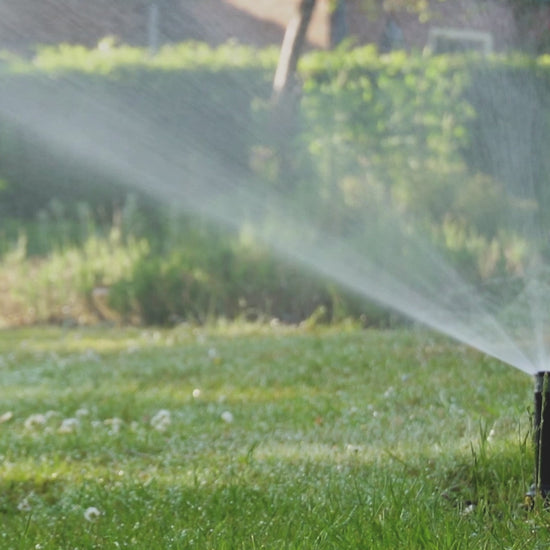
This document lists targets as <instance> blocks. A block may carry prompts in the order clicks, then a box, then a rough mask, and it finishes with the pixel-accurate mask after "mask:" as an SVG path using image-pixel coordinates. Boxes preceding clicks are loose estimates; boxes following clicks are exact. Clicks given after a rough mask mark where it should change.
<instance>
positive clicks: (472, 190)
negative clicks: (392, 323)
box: [0, 43, 550, 323]
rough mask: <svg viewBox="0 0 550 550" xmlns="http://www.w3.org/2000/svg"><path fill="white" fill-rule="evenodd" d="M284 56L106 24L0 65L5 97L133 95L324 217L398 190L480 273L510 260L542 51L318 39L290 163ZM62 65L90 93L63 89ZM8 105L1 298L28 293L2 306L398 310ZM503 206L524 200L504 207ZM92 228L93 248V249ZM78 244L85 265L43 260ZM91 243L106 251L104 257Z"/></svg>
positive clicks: (522, 241)
mask: <svg viewBox="0 0 550 550" xmlns="http://www.w3.org/2000/svg"><path fill="white" fill-rule="evenodd" d="M275 62H276V52H275V51H265V52H257V51H253V50H251V49H247V48H243V47H239V46H224V47H221V48H219V49H216V50H212V49H210V48H208V47H207V46H205V45H201V44H187V45H181V46H177V47H171V48H166V49H165V50H163V51H162V52H161V53H160V54H159V55H158V56H156V57H150V56H148V55H147V53H146V52H144V51H142V50H139V49H136V48H128V47H115V46H114V45H113V44H110V43H104V44H103V45H102V47H101V48H98V49H96V50H86V49H84V48H82V47H69V46H61V47H59V48H50V49H45V50H43V51H41V52H39V53H38V54H37V56H36V58H35V59H34V60H33V63H32V64H31V63H24V62H22V61H20V60H13V59H8V60H7V61H6V62H5V64H4V66H3V67H2V70H1V72H0V80H1V85H2V88H3V90H4V92H3V93H5V94H6V97H16V96H17V95H21V94H27V95H29V94H35V95H34V96H33V97H36V98H40V100H41V101H42V104H43V105H42V108H43V109H45V110H48V109H57V110H59V109H62V110H63V109H64V110H65V111H66V115H67V116H74V113H78V112H79V107H82V110H83V109H84V107H85V103H86V102H88V101H95V102H97V104H99V105H103V104H104V103H105V102H108V103H109V105H110V106H111V107H113V108H114V109H115V110H116V109H120V110H121V112H122V111H124V110H126V111H128V110H129V111H128V112H133V113H136V112H138V113H140V116H142V117H143V119H144V120H145V121H146V123H147V125H149V127H150V128H151V134H152V135H157V134H158V135H162V136H163V137H164V138H165V139H167V140H177V143H178V146H179V147H180V148H181V154H182V158H186V155H188V156H190V157H192V156H193V154H194V153H195V152H196V151H201V152H206V154H207V156H208V155H210V156H211V158H212V161H213V163H215V164H217V165H220V166H227V167H228V169H231V170H234V171H239V173H241V174H244V175H245V176H246V177H250V176H252V175H253V177H254V178H255V181H256V185H258V186H260V187H261V186H263V188H265V189H266V190H269V192H272V193H274V196H280V195H284V194H285V193H289V192H291V193H292V197H293V200H294V201H296V202H297V203H303V204H298V206H297V208H300V207H307V211H308V215H309V216H310V219H309V220H308V221H309V222H311V223H313V224H315V226H316V227H318V228H320V229H321V230H322V231H324V232H326V233H328V234H330V235H335V236H338V237H340V238H343V239H346V238H352V236H357V235H360V231H358V230H357V228H358V227H359V226H360V224H361V223H362V219H364V217H365V216H366V215H367V216H368V215H370V214H372V216H379V215H380V212H381V211H383V209H384V207H385V206H387V205H391V208H395V209H397V210H399V211H401V212H403V213H405V214H406V217H408V218H409V219H411V220H414V223H415V224H416V225H417V226H419V227H421V228H422V230H423V231H424V232H425V234H427V235H429V236H430V238H431V239H432V241H433V243H434V244H435V245H436V246H437V247H438V248H439V249H440V250H441V252H442V254H444V255H445V256H446V257H447V259H448V260H449V261H450V262H451V263H452V264H453V265H455V266H457V267H458V268H459V269H460V271H461V272H462V273H467V274H469V275H468V276H469V277H470V279H471V280H472V281H473V282H474V283H476V284H480V285H481V284H486V283H487V281H489V280H490V279H491V278H494V277H496V276H498V275H499V273H506V272H508V273H510V272H514V270H516V271H518V272H519V271H520V270H521V267H522V262H523V261H524V257H525V254H526V252H525V250H526V249H527V248H528V247H529V246H530V245H531V244H532V243H527V242H526V239H527V237H528V236H526V235H525V234H523V233H522V232H521V230H520V228H521V227H522V225H524V224H525V220H526V219H527V218H530V217H532V215H533V213H535V214H536V215H539V217H540V220H541V221H543V218H544V216H543V215H542V213H543V212H544V211H545V209H546V208H547V207H548V200H549V198H550V197H549V192H548V189H549V187H548V185H547V179H548V173H549V168H550V166H549V164H548V163H549V161H548V156H547V155H546V154H545V148H544V144H545V143H546V141H547V138H548V105H547V100H546V97H545V94H544V93H543V91H544V90H545V89H547V86H548V84H549V79H550V70H549V61H548V59H547V58H545V57H542V58H539V59H537V60H530V59H528V58H524V57H510V58H495V59H491V60H482V59H479V58H476V57H467V56H466V57H463V56H439V57H421V56H417V55H414V54H410V55H409V54H405V53H402V52H396V53H393V54H391V55H385V56H380V55H379V54H378V53H377V52H376V50H375V49H374V48H372V47H365V48H359V49H356V50H351V51H345V50H337V51H334V52H317V53H313V54H309V55H308V56H306V57H305V58H304V59H303V60H302V62H301V65H300V76H301V79H302V84H303V88H302V95H301V100H300V108H299V111H297V118H296V120H295V124H293V125H292V128H287V129H286V133H285V134H284V136H283V137H284V139H285V140H288V142H289V143H290V144H291V149H292V152H293V154H292V157H291V158H290V159H288V158H286V159H285V162H286V163H290V166H285V167H283V166H281V163H282V160H281V157H280V156H279V154H278V147H279V142H278V137H279V136H277V135H276V131H274V125H273V120H272V117H271V115H270V107H269V95H270V83H271V77H272V74H273V71H274V68H275ZM59 79H68V81H69V82H71V83H72V85H73V86H75V88H76V89H77V90H78V89H81V90H82V93H81V94H78V93H75V90H67V92H66V93H67V95H66V97H59V96H54V95H53V94H52V90H58V87H57V83H58V81H59ZM503 90H504V91H503ZM79 102H82V105H80V103H79ZM60 114H63V113H60ZM8 115H9V111H8V110H6V109H0V236H1V237H2V238H1V239H0V253H1V254H3V258H4V260H3V271H4V276H3V277H4V284H5V285H6V288H8V289H9V292H8V293H7V294H10V295H11V296H12V298H13V297H14V296H15V295H17V299H15V298H14V299H12V300H11V306H10V308H7V306H6V311H7V310H8V309H10V310H12V309H13V308H15V309H17V307H23V306H22V305H21V304H26V306H24V308H23V309H25V308H26V309H25V311H27V314H25V315H19V316H17V315H15V316H12V319H11V322H14V321H15V320H16V319H17V318H18V319H20V320H21V321H24V320H27V321H37V320H52V319H63V318H68V317H72V316H74V317H75V318H77V319H80V318H81V317H82V315H81V314H76V313H75V312H76V311H77V310H78V311H81V310H82V311H84V310H86V309H87V311H88V313H89V314H90V315H89V317H94V316H95V317H96V318H97V317H100V318H101V317H104V316H105V315H106V316H107V317H110V318H111V319H113V320H118V321H143V322H147V323H168V322H178V321H181V320H188V321H196V322H204V321H206V320H208V319H211V318H214V317H218V316H225V317H228V318H235V317H240V316H241V317H242V316H244V317H246V318H264V317H271V316H273V317H277V318H280V319H282V320H285V321H293V322H296V321H300V320H303V319H305V318H308V317H310V316H311V315H312V314H313V313H314V312H317V313H316V316H317V317H319V318H321V319H324V320H330V319H332V318H334V317H337V318H341V317H345V316H348V315H352V316H360V315H361V314H362V313H363V314H364V313H365V312H366V313H367V321H366V322H375V323H387V322H389V319H390V316H389V314H387V313H381V311H380V310H379V309H378V308H376V307H373V306H367V305H366V304H357V300H356V299H354V298H353V297H350V296H349V295H348V294H347V293H346V292H345V291H344V290H342V289H340V288H338V287H335V286H334V285H333V284H331V283H327V282H326V281H323V280H320V279H319V278H317V277H316V276H314V275H313V274H311V273H309V272H304V271H303V270H301V269H299V268H296V267H294V266H292V265H290V264H288V263H285V262H283V261H281V260H280V259H276V258H275V257H274V256H273V255H272V254H271V253H270V252H269V250H268V249H267V248H266V247H265V246H263V245H261V244H260V242H259V240H257V239H256V238H255V237H254V236H252V237H251V238H250V236H249V237H246V235H245V234H244V233H245V232H244V233H239V231H236V232H235V233H231V234H228V233H227V232H226V231H222V230H220V229H218V228H213V227H211V226H209V224H208V223H207V222H205V221H204V220H199V219H198V218H197V217H196V216H193V215H191V214H185V215H184V214H182V213H174V212H172V211H171V210H170V209H169V208H168V207H166V205H165V204H162V203H160V202H155V201H151V200H150V197H145V196H144V195H142V194H140V193H139V192H136V190H135V189H130V188H129V187H128V186H127V185H125V182H124V181H121V180H117V178H116V176H113V174H112V173H109V171H104V170H102V168H101V166H94V165H93V163H86V162H83V161H82V159H81V158H71V157H70V156H67V155H66V154H64V153H65V152H64V151H63V150H60V149H59V148H57V147H56V146H55V140H54V139H52V140H51V141H52V142H51V143H45V142H44V140H43V139H39V137H38V136H36V135H34V134H33V132H31V131H29V129H28V128H25V127H24V126H22V125H21V124H18V122H17V121H16V120H13V119H12V118H10V117H9V116H8ZM495 121H497V122H496V123H495ZM83 124H84V123H83ZM289 131H290V133H288V132H289ZM156 146H158V144H156ZM128 161H129V162H131V158H129V159H128ZM193 177H197V175H196V174H195V175H194V176H193V175H190V180H189V182H188V183H186V182H182V185H187V184H189V185H191V184H193V183H194V182H193V181H192V180H191V178H193ZM284 178H290V179H289V180H288V181H284ZM518 182H520V183H521V184H518ZM195 183H196V182H195ZM526 190H528V191H529V192H527V191H526ZM532 190H534V193H531V191H532ZM524 191H525V192H524ZM533 196H534V197H536V201H535V202H533V201H532V197H533ZM527 198H529V200H527ZM495 205H497V206H498V205H500V206H501V207H500V208H495ZM499 212H514V217H515V218H516V219H514V220H513V223H511V224H506V225H505V226H503V224H502V219H500V218H499V215H500V214H499ZM503 227H506V228H507V230H506V231H503ZM516 229H517V230H516ZM94 243H95V244H94ZM100 243H101V244H100ZM535 244H536V246H542V243H535ZM94 246H96V247H99V248H101V247H102V250H103V252H102V253H90V250H91V249H92V248H93V247H94ZM69 257H72V258H73V260H72V261H73V264H72V265H73V267H74V264H75V262H76V263H78V264H79V266H78V268H74V269H73V268H71V269H69V268H68V267H63V268H61V267H52V266H55V265H56V262H57V265H58V266H59V265H61V264H59V262H61V260H60V258H64V260H63V261H68V258H69ZM101 257H103V258H109V259H105V260H104V261H103V263H101V261H95V260H98V258H101ZM75 258H77V259H75ZM61 263H63V262H61ZM16 265H18V266H19V267H18V269H19V270H20V271H19V275H18V278H19V280H24V278H25V276H26V275H25V274H24V273H23V271H25V270H27V272H28V273H30V271H29V270H31V267H30V266H32V272H33V274H34V275H33V276H34V277H36V276H37V275H36V274H37V273H38V272H41V270H42V271H44V274H43V275H41V277H42V278H43V279H44V280H45V281H47V283H44V284H43V285H40V284H39V285H34V287H33V288H35V292H30V291H28V290H27V291H24V290H23V287H24V286H25V285H19V286H17V285H15V286H14V284H13V281H12V279H13V277H11V276H9V272H10V270H11V273H13V270H14V269H15V266H16ZM116 265H118V266H119V268H117V269H114V267H113V266H116ZM46 266H50V267H46ZM122 266H123V267H122ZM48 269H53V270H54V271H55V270H59V271H62V272H63V277H58V276H55V275H46V274H45V273H46V272H47V271H48ZM69 274H72V275H69ZM10 277H11V278H10ZM10 281H11V282H10ZM56 285H58V286H59V285H62V286H63V288H64V289H65V290H67V289H72V291H71V293H70V294H71V297H70V298H69V297H67V296H65V295H64V293H63V292H61V293H59V292H56V291H54V290H53V289H54V288H56ZM16 288H17V289H16ZM29 288H30V287H29ZM98 288H105V289H108V295H109V303H108V307H107V309H104V311H103V313H98V311H96V310H97V304H95V305H94V296H96V297H97V289H98ZM94 292H95V294H94ZM41 293H43V295H44V296H49V297H50V298H49V299H48V300H46V301H44V300H43V299H41V297H40V296H39V295H42V294H41ZM34 302H36V303H42V305H41V306H40V307H39V308H38V307H34V306H33V305H32V304H33V303H34ZM77 302H78V303H79V304H80V305H79V306H78V307H76V306H75V307H72V306H70V304H73V305H74V304H76V303H77ZM14 304H19V306H17V307H16V306H15V305H14ZM29 304H30V305H29ZM105 305H106V304H105ZM106 306H107V305H106ZM31 311H34V314H31V313H29V312H31ZM52 311H56V312H57V313H55V314H53V313H52ZM63 312H65V313H63ZM317 317H316V318H317Z"/></svg>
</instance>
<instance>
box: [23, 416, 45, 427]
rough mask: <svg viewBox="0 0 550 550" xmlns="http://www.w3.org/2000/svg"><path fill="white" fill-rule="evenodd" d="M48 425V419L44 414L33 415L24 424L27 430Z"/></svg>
mask: <svg viewBox="0 0 550 550" xmlns="http://www.w3.org/2000/svg"><path fill="white" fill-rule="evenodd" d="M44 424H46V417H45V416H44V415H43V414H39V413H38V414H31V415H30V416H29V417H28V418H27V419H26V420H25V423H24V426H25V429H27V430H34V429H36V428H40V427H42V426H44Z"/></svg>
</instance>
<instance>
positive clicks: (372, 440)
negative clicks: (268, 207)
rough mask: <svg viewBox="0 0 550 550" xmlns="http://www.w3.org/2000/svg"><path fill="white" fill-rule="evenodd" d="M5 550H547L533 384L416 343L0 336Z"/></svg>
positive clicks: (199, 332)
mask: <svg viewBox="0 0 550 550" xmlns="http://www.w3.org/2000/svg"><path fill="white" fill-rule="evenodd" d="M0 369H1V370H0V372H1V374H2V384H1V390H0V391H1V401H0V403H1V405H0V414H1V415H3V416H1V417H0V421H1V424H0V437H1V443H0V454H1V459H2V460H1V462H0V468H1V481H0V482H1V484H2V487H1V491H0V513H1V521H2V527H1V530H0V538H1V540H0V548H2V549H10V548H14V549H15V548H22V549H34V548H37V549H38V548H42V549H46V548H51V549H73V548H80V549H88V548H101V549H110V548H113V549H114V548H143V549H153V548H160V549H165V548H166V549H167V548H213V549H240V548H247V549H255V548H273V549H285V548H288V549H290V548H293V549H294V548H314V549H324V548H334V549H351V548H365V549H371V548H383V549H393V548H473V549H479V548H495V549H499V550H500V549H503V548H518V549H519V548H521V549H524V548H546V547H548V545H549V544H550V531H549V528H550V512H547V511H545V510H544V509H541V508H542V507H541V506H540V503H539V505H537V507H536V508H535V510H534V511H531V512H527V511H525V510H524V509H523V508H522V506H521V505H522V502H523V495H524V493H525V490H526V489H527V488H528V486H529V484H530V482H531V474H532V462H533V461H532V449H531V446H530V441H529V437H530V434H529V422H530V420H529V409H530V408H531V400H532V380H531V379H530V377H529V376H526V375H525V374H522V373H521V372H519V371H516V370H514V369H512V368H510V367H506V366H503V365H501V364H499V363H498V362H496V361H493V360H491V359H488V358H486V357H484V356H481V355H480V354H478V353H476V352H474V351H472V350H470V349H467V348H464V347H463V346H460V345H457V344H454V343H449V342H448V341H447V340H445V339H444V338H441V337H438V336H434V335H433V334H429V333H424V332H418V331H412V330H409V331H387V332H379V331H361V330H357V329H353V328H346V327H340V328H333V329H315V330H305V329H289V328H282V327H250V326H248V327H247V326H238V325H235V326H227V327H222V328H216V329H193V328H188V327H187V328H185V327H179V328H177V329H173V330H166V331H165V330H159V331H157V330H138V329H125V330H119V329H111V330H107V329H86V330H84V329H75V330H62V329H53V328H36V329H26V330H18V331H11V330H9V331H4V332H0Z"/></svg>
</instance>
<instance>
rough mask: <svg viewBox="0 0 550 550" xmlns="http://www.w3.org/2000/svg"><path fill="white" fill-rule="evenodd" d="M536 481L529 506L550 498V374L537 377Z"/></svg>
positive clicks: (535, 415)
mask: <svg viewBox="0 0 550 550" xmlns="http://www.w3.org/2000/svg"><path fill="white" fill-rule="evenodd" d="M533 440H534V446H535V481H534V483H533V485H532V486H531V488H530V490H529V492H528V493H527V495H526V502H527V504H528V505H531V506H532V505H533V504H534V501H535V498H536V497H537V496H540V497H541V498H542V499H543V500H546V499H547V498H548V497H550V372H538V373H537V374H536V375H535V411H534V418H533Z"/></svg>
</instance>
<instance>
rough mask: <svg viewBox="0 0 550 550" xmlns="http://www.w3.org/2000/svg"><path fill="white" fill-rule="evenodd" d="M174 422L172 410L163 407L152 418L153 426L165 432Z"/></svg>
mask: <svg viewBox="0 0 550 550" xmlns="http://www.w3.org/2000/svg"><path fill="white" fill-rule="evenodd" d="M171 423H172V417H171V414H170V411H168V410H166V409H161V410H160V411H158V412H157V414H155V416H153V418H151V426H152V427H153V428H155V430H158V431H159V432H164V431H165V430H166V429H167V428H168V426H170V424H171Z"/></svg>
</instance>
